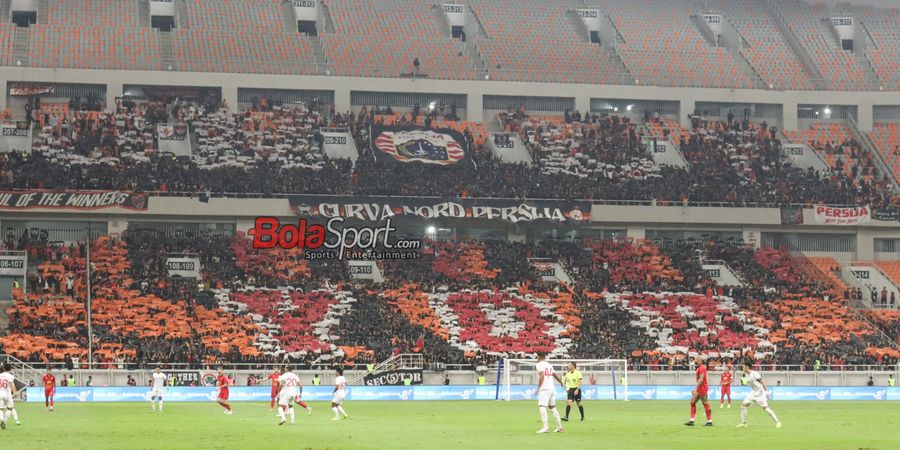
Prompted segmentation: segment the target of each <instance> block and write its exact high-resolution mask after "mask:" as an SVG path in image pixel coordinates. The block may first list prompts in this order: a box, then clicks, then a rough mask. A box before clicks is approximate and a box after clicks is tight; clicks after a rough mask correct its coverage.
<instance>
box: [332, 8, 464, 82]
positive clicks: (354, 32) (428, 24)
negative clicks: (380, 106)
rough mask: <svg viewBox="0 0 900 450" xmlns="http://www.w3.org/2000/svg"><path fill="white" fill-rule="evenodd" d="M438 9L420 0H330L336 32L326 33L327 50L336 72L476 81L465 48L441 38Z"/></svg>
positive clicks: (460, 44)
mask: <svg viewBox="0 0 900 450" xmlns="http://www.w3.org/2000/svg"><path fill="white" fill-rule="evenodd" d="M434 8H435V6H432V5H426V4H425V3H424V2H420V1H415V0H389V1H377V2H376V1H370V0H365V1H354V2H329V4H328V10H329V12H330V14H331V18H332V20H333V22H334V33H323V34H322V46H323V47H324V49H325V54H326V55H327V56H328V58H329V60H330V61H331V66H332V67H333V68H334V70H335V74H336V75H348V76H369V77H391V78H397V77H401V76H412V75H413V74H417V76H427V77H428V78H439V79H474V78H475V66H474V64H473V63H472V61H470V60H469V58H468V56H467V51H466V49H465V47H464V45H463V44H462V43H461V42H459V41H458V40H456V39H453V38H451V37H449V36H442V35H441V33H440V32H439V31H438V29H437V27H436V26H435V18H434V14H435V11H436V10H435V9H434ZM440 13H442V12H440ZM415 59H418V60H419V62H420V64H421V66H420V68H419V69H416V68H414V67H413V60H415ZM404 74H405V75H404Z"/></svg>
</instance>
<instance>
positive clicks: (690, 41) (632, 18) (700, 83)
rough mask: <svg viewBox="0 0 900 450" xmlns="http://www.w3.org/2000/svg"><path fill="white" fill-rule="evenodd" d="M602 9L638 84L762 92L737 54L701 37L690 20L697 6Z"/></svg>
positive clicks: (641, 1) (644, 1) (643, 3)
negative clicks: (756, 89) (613, 28)
mask: <svg viewBox="0 0 900 450" xmlns="http://www.w3.org/2000/svg"><path fill="white" fill-rule="evenodd" d="M603 8H604V10H605V11H606V12H608V13H609V15H610V17H611V18H612V20H613V22H614V23H615V26H616V28H617V29H618V31H619V32H620V33H621V34H622V37H623V38H624V40H625V42H624V43H623V44H620V45H618V46H617V47H616V49H617V50H618V52H619V54H620V55H621V56H622V60H623V62H624V63H625V65H626V66H627V67H628V69H629V70H630V71H631V74H632V75H633V76H634V78H635V79H636V80H637V81H638V82H639V83H640V84H648V85H656V86H690V87H720V88H754V87H760V84H761V83H760V82H759V80H758V78H757V77H756V76H755V74H753V72H752V70H751V69H750V67H749V66H748V65H747V64H746V63H744V62H743V61H742V60H741V57H740V55H735V54H734V53H732V52H730V51H729V50H727V49H725V48H716V47H714V46H712V45H711V44H710V43H709V42H707V41H706V40H705V39H704V37H703V35H702V34H700V31H699V30H698V29H697V26H696V25H695V24H694V23H693V22H692V21H691V18H690V16H691V15H692V14H697V13H699V11H698V9H697V4H696V3H695V2H693V1H691V0H672V1H666V2H656V1H653V0H637V1H629V2H605V5H603ZM648 11H653V12H654V14H652V15H648V14H647V12H648Z"/></svg>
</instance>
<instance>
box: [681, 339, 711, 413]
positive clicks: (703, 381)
mask: <svg viewBox="0 0 900 450" xmlns="http://www.w3.org/2000/svg"><path fill="white" fill-rule="evenodd" d="M694 364H696V365H697V387H696V388H694V390H693V391H691V420H689V421H687V422H685V423H684V424H685V425H687V426H689V427H692V426H694V418H696V417H697V400H700V401H702V402H703V409H705V410H706V425H705V426H707V427H711V426H712V424H713V423H712V410H711V409H709V398H708V395H709V380H708V379H707V377H706V366H705V365H703V358H701V357H700V355H697V356H695V357H694Z"/></svg>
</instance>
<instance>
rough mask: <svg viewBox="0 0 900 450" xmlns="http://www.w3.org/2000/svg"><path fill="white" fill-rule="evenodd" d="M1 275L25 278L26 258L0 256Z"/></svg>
mask: <svg viewBox="0 0 900 450" xmlns="http://www.w3.org/2000/svg"><path fill="white" fill-rule="evenodd" d="M0 275H11V276H17V277H20V276H24V275H25V256H24V255H23V256H16V255H5V256H0Z"/></svg>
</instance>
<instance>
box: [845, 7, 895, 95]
mask: <svg viewBox="0 0 900 450" xmlns="http://www.w3.org/2000/svg"><path fill="white" fill-rule="evenodd" d="M840 8H842V10H844V9H845V10H848V12H849V13H850V15H852V16H854V17H857V18H859V19H860V20H861V21H862V23H863V25H864V26H865V29H866V31H868V36H869V37H871V38H872V40H871V43H869V44H868V45H867V46H866V56H867V57H868V59H869V61H870V62H871V64H872V68H873V70H874V71H875V74H876V76H877V77H878V82H879V83H880V84H881V86H882V87H884V89H886V90H897V89H900V31H898V30H900V9H898V8H893V9H886V8H871V7H866V6H856V5H854V6H849V5H846V4H843V5H840Z"/></svg>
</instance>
